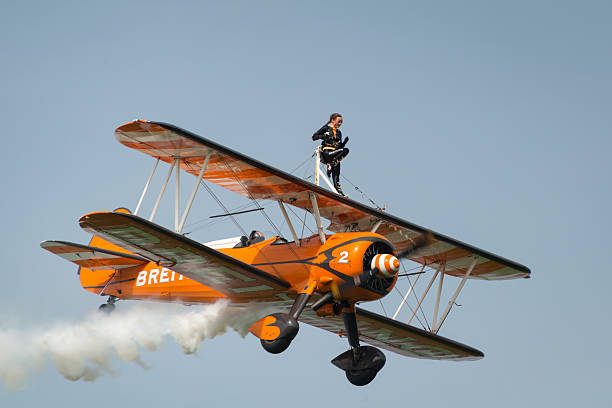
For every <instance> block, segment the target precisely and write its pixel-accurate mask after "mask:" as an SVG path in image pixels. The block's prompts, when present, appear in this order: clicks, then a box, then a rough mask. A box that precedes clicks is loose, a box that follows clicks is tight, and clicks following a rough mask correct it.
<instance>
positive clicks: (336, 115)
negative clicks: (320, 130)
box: [325, 113, 342, 126]
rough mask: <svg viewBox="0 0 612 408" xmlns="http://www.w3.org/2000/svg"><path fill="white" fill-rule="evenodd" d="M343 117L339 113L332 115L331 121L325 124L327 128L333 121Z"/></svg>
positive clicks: (330, 116)
mask: <svg viewBox="0 0 612 408" xmlns="http://www.w3.org/2000/svg"><path fill="white" fill-rule="evenodd" d="M341 117H342V115H341V114H339V113H332V114H331V115H329V120H328V121H327V123H326V124H325V126H327V125H329V124H330V123H331V121H332V120H334V119H336V118H341Z"/></svg>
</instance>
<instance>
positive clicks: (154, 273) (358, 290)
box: [80, 232, 397, 303]
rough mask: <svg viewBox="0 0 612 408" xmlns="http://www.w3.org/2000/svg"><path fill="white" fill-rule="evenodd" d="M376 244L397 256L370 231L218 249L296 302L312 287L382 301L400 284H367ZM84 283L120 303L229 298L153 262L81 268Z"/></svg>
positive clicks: (103, 244)
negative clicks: (271, 279)
mask: <svg viewBox="0 0 612 408" xmlns="http://www.w3.org/2000/svg"><path fill="white" fill-rule="evenodd" d="M373 244H376V246H377V247H381V248H387V250H388V253H392V251H393V249H392V248H393V247H392V245H391V244H390V243H389V242H388V241H387V240H386V239H385V238H384V237H383V236H381V235H378V234H375V233H370V232H347V233H338V234H333V235H329V236H327V237H326V242H325V243H324V244H321V241H320V239H319V236H318V235H314V236H311V237H308V238H304V239H302V240H301V241H300V245H297V244H296V243H295V242H287V241H286V240H284V239H283V238H280V237H273V238H270V239H267V240H264V241H261V242H258V243H255V244H252V245H249V246H246V247H243V248H218V249H217V250H218V251H219V252H222V253H224V254H226V255H228V256H231V257H232V258H235V259H237V260H239V261H242V262H244V263H246V264H249V265H252V266H254V267H255V268H257V269H260V270H262V271H264V272H266V273H268V274H270V275H272V276H275V277H277V278H279V279H282V280H283V281H285V282H287V283H289V284H290V287H289V288H288V290H287V296H288V297H293V295H294V294H295V293H298V292H299V291H300V290H302V289H303V288H304V287H305V285H308V284H309V283H310V284H315V285H316V289H315V290H316V292H319V293H325V292H329V291H336V292H337V293H336V295H337V297H338V298H339V299H341V300H346V301H348V302H352V303H354V302H357V301H368V300H375V299H379V298H381V297H382V296H384V295H386V294H387V293H388V292H389V291H390V290H391V289H392V287H393V285H394V284H395V281H396V279H397V277H394V278H392V279H387V280H386V284H385V285H383V286H385V287H381V286H380V285H377V286H375V287H374V286H372V285H367V284H366V282H364V279H366V278H367V277H366V276H365V275H364V273H367V272H368V271H367V269H368V267H367V265H366V264H367V263H368V262H369V260H367V259H366V260H365V261H364V257H366V258H367V255H366V251H368V248H370V247H371V246H372V245H373ZM90 245H91V246H93V247H98V248H104V249H110V250H113V251H117V252H123V253H131V252H129V251H127V250H125V249H123V248H121V247H118V246H116V245H114V244H112V243H110V242H108V241H106V240H104V239H102V238H99V237H94V238H93V239H92V241H91V243H90ZM370 252H371V249H370ZM111 277H112V279H111V280H110V281H109V278H111ZM80 278H81V284H82V286H83V287H84V288H85V289H86V290H89V291H92V292H94V293H98V294H100V293H102V292H103V293H104V294H105V295H113V296H116V297H118V298H120V299H142V300H144V299H152V300H158V301H180V302H183V303H210V302H214V301H216V300H218V299H222V298H225V297H226V296H225V295H224V294H222V293H220V292H218V291H216V290H214V289H213V288H210V287H208V286H205V285H202V284H201V283H198V282H196V281H194V280H191V279H189V278H187V277H185V276H183V275H181V274H179V273H176V272H174V271H173V270H171V269H169V268H165V267H162V266H160V265H158V264H156V263H154V262H149V263H147V264H144V265H140V266H135V267H131V268H125V269H121V270H118V271H115V270H96V271H92V270H89V269H87V268H81V269H80Z"/></svg>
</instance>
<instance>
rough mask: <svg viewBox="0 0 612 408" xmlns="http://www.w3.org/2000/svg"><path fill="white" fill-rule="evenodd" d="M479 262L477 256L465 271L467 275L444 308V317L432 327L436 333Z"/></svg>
mask: <svg viewBox="0 0 612 408" xmlns="http://www.w3.org/2000/svg"><path fill="white" fill-rule="evenodd" d="M477 262H478V258H477V257H476V258H474V260H473V261H472V263H471V265H470V267H469V268H468V270H467V272H466V273H465V275H463V278H462V279H461V283H460V284H459V286H458V287H457V290H456V291H455V293H454V294H453V297H452V298H451V300H450V301H449V302H448V305H446V309H445V310H444V313H443V314H442V317H441V318H440V321H439V322H438V324H436V323H435V322H434V326H433V327H432V331H433V332H434V333H438V330H440V327H441V326H442V323H444V320H446V316H448V313H449V312H450V310H451V307H453V304H454V303H455V300H456V299H457V296H459V292H461V289H463V285H465V282H466V281H467V278H468V276H470V274H471V273H472V270H474V267H475V266H476V263H477Z"/></svg>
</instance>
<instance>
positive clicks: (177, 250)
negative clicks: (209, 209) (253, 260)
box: [79, 212, 289, 302]
mask: <svg viewBox="0 0 612 408" xmlns="http://www.w3.org/2000/svg"><path fill="white" fill-rule="evenodd" d="M79 223H80V225H81V228H83V229H84V230H86V231H88V232H90V233H92V234H96V235H99V236H101V237H102V238H104V239H106V240H108V241H110V242H112V243H113V244H116V245H119V246H121V247H123V248H125V249H128V250H129V251H131V252H133V253H135V254H138V255H140V256H142V257H145V258H147V259H149V260H151V261H153V262H157V263H158V264H160V265H163V266H167V267H168V268H171V269H172V270H174V271H176V272H178V273H180V274H182V275H185V276H187V277H188V278H190V279H193V280H195V281H196V282H199V283H202V284H203V285H206V286H208V287H210V288H213V289H215V290H216V291H218V292H221V293H223V294H224V295H226V296H227V297H229V298H230V299H232V300H234V301H240V302H248V301H252V300H266V301H278V300H281V299H285V297H286V295H285V292H286V290H287V288H288V287H289V284H288V283H287V282H284V281H283V280H281V279H278V278H276V277H274V276H272V275H270V274H268V273H266V272H264V271H261V270H259V269H257V268H254V267H252V266H251V265H248V264H246V263H244V262H241V261H239V260H237V259H234V258H232V257H231V256H227V255H225V254H223V253H221V252H219V251H215V250H214V249H212V248H209V247H207V246H205V245H202V244H200V243H198V242H196V241H193V240H191V239H189V238H186V237H184V236H183V235H180V234H177V233H175V232H172V231H170V230H168V229H166V228H163V227H160V226H159V225H156V224H153V223H152V222H149V221H147V220H145V219H142V218H140V217H137V216H135V215H131V214H125V213H115V212H98V213H92V214H87V215H84V216H83V217H81V219H80V220H79Z"/></svg>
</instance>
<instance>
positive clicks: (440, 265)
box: [406, 263, 444, 324]
mask: <svg viewBox="0 0 612 408" xmlns="http://www.w3.org/2000/svg"><path fill="white" fill-rule="evenodd" d="M442 265H444V263H440V264H438V268H437V269H436V273H435V274H434V276H433V278H431V280H430V281H429V285H427V289H425V292H423V295H422V296H421V299H419V303H417V305H416V307H415V308H414V310H413V311H412V314H411V315H410V318H409V319H408V321H407V322H406V324H410V322H411V321H412V319H414V315H415V314H416V312H417V310H419V308H420V307H421V303H423V300H425V296H427V293H428V292H429V289H430V288H431V285H433V283H434V281H435V280H436V278H437V277H438V274H439V273H440V270H442Z"/></svg>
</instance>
